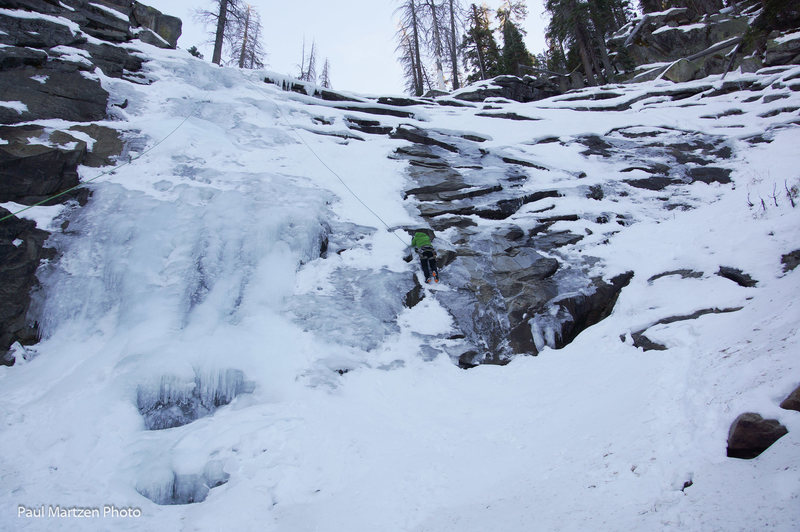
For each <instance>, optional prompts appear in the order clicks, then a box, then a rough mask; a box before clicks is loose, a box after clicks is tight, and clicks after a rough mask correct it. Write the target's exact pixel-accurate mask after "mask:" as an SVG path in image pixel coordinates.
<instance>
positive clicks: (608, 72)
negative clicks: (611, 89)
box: [595, 31, 614, 81]
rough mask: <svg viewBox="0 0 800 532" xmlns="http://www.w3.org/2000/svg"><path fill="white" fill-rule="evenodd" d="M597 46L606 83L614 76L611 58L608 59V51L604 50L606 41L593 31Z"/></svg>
mask: <svg viewBox="0 0 800 532" xmlns="http://www.w3.org/2000/svg"><path fill="white" fill-rule="evenodd" d="M595 37H596V40H597V46H598V48H600V60H601V61H602V62H603V69H604V70H605V78H606V81H610V80H611V76H613V75H614V67H613V66H612V65H611V58H609V57H608V50H607V49H606V40H605V39H604V38H603V35H602V34H601V33H600V32H599V31H595Z"/></svg>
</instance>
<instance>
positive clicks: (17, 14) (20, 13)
mask: <svg viewBox="0 0 800 532" xmlns="http://www.w3.org/2000/svg"><path fill="white" fill-rule="evenodd" d="M0 15H5V16H7V17H14V18H25V19H42V20H46V21H48V22H54V23H56V24H60V25H62V26H66V27H68V28H69V29H71V30H72V31H73V33H81V30H80V26H79V25H78V24H77V23H76V22H73V21H71V20H69V19H67V18H64V17H54V16H52V15H46V14H44V13H38V12H33V11H24V10H21V9H5V8H0Z"/></svg>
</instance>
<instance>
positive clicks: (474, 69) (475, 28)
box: [461, 4, 502, 83]
mask: <svg viewBox="0 0 800 532" xmlns="http://www.w3.org/2000/svg"><path fill="white" fill-rule="evenodd" d="M461 49H462V50H463V55H464V58H463V61H464V69H465V70H466V72H467V82H468V83H474V82H475V81H479V80H482V79H489V78H493V77H495V76H499V75H500V74H501V73H502V72H501V68H500V65H501V58H500V51H499V48H498V46H497V41H496V40H495V38H494V33H493V32H492V29H491V28H490V26H489V8H488V7H486V6H485V5H483V6H481V7H478V6H477V5H475V4H471V5H470V9H469V12H468V17H467V32H466V34H465V35H464V36H463V37H462V40H461Z"/></svg>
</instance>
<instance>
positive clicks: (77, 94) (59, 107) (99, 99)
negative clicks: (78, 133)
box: [0, 67, 108, 124]
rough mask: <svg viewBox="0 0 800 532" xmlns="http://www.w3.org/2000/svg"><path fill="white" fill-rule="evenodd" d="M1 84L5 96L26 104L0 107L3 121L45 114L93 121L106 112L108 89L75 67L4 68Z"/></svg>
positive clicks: (42, 117) (25, 120) (41, 117)
mask: <svg viewBox="0 0 800 532" xmlns="http://www.w3.org/2000/svg"><path fill="white" fill-rule="evenodd" d="M39 75H46V76H47V79H46V80H45V81H44V83H40V82H39V81H36V80H35V79H33V77H34V76H39ZM0 86H2V87H3V98H4V99H5V100H7V101H18V102H22V103H23V104H24V105H25V106H26V108H27V109H26V110H22V111H21V112H18V111H17V110H14V109H9V108H7V107H0V123H3V124H13V123H18V122H27V121H31V120H35V119H46V118H60V119H63V120H68V121H72V122H92V121H97V120H103V119H104V118H105V116H106V106H107V104H108V93H107V92H106V91H105V90H104V89H103V88H102V87H101V86H100V82H99V81H97V80H94V79H88V78H86V77H85V76H83V75H82V74H81V72H80V71H79V69H78V68H77V67H74V68H73V69H72V71H53V70H51V71H47V72H46V73H45V72H42V71H41V70H39V69H35V68H33V67H25V68H21V69H15V70H9V71H4V72H0Z"/></svg>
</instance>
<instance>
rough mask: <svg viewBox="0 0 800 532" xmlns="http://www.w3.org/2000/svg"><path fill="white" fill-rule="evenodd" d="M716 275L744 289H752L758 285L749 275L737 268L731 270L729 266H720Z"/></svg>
mask: <svg viewBox="0 0 800 532" xmlns="http://www.w3.org/2000/svg"><path fill="white" fill-rule="evenodd" d="M717 275H719V276H720V277H724V278H725V279H729V280H731V281H733V282H734V283H736V284H738V285H739V286H741V287H744V288H752V287H754V286H756V285H757V284H758V281H756V280H755V279H753V278H752V277H750V275H748V274H746V273H744V272H743V271H742V270H740V269H739V268H731V267H730V266H720V267H719V271H717Z"/></svg>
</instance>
